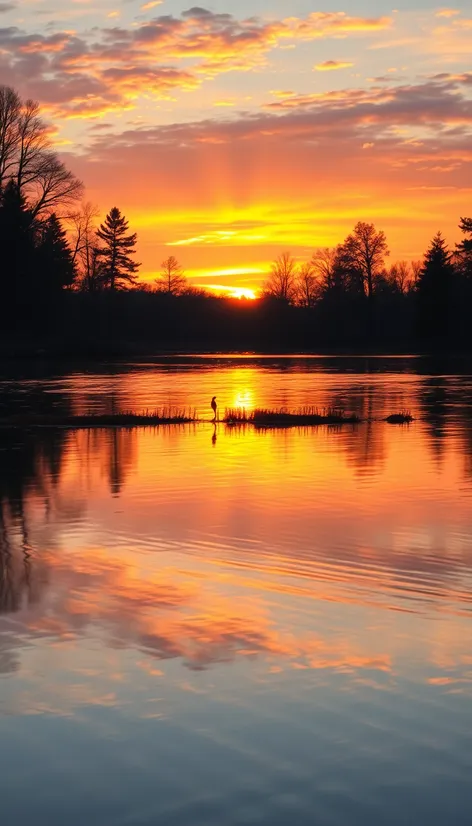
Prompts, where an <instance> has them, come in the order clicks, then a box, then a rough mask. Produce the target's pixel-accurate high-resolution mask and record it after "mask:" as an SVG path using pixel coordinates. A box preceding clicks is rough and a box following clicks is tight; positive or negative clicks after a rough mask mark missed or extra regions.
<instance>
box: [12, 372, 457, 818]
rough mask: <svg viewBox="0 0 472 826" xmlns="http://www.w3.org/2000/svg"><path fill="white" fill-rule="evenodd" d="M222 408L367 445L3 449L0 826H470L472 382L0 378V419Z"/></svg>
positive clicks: (341, 376) (443, 376) (26, 435)
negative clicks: (307, 413)
mask: <svg viewBox="0 0 472 826" xmlns="http://www.w3.org/2000/svg"><path fill="white" fill-rule="evenodd" d="M16 369H18V368H16ZM215 394H216V396H217V399H218V402H219V404H220V408H221V409H224V407H225V406H236V405H240V406H245V407H246V408H251V407H253V406H261V405H262V406H264V405H270V406H282V405H284V406H287V407H291V408H292V407H293V408H296V407H298V406H299V405H303V404H313V405H317V406H319V407H325V406H326V407H328V406H342V407H344V408H345V409H346V410H347V411H349V412H350V411H356V412H358V413H360V414H361V415H362V416H363V417H365V418H369V419H370V420H371V421H370V422H369V423H368V424H365V425H359V426H356V427H351V426H350V427H345V428H342V429H336V428H326V427H320V428H318V429H294V430H286V431H268V432H258V431H255V430H252V429H250V428H248V429H229V428H226V427H225V426H224V425H221V424H220V425H218V426H217V427H216V428H213V426H212V425H211V424H205V423H202V424H198V425H195V426H185V427H184V426H181V427H169V428H161V429H139V430H93V431H79V432H68V431H60V430H59V431H49V430H43V431H36V432H35V431H30V432H16V433H15V434H14V435H12V434H11V433H7V432H6V431H1V430H0V500H1V503H2V504H1V519H0V531H1V545H0V799H1V801H2V803H1V811H2V824H3V823H5V826H10V824H19V826H22V824H29V823H35V824H40V826H42V824H44V826H64V824H67V826H151V825H152V826H154V825H155V824H165V826H167V824H169V826H172V825H173V824H175V826H212V825H213V824H214V826H237V825H238V826H239V824H267V826H269V825H270V826H285V824H289V823H290V824H292V823H293V824H294V825H295V826H305V825H308V824H320V826H331V825H332V826H384V825H385V826H387V825H388V826H398V824H400V823H402V824H403V823H406V824H415V825H416V824H429V826H435V825H436V824H438V826H444V824H448V826H449V825H451V826H462V824H464V826H466V824H467V826H469V824H470V823H471V821H472V788H471V783H470V778H471V771H472V703H471V699H472V596H471V590H472V370H470V371H468V369H467V367H464V365H462V366H461V367H460V370H456V371H455V372H454V371H451V369H449V371H446V370H445V369H444V368H443V367H440V368H438V366H437V365H436V366H435V365H431V364H428V363H425V362H423V361H420V360H417V359H408V358H401V359H297V358H290V359H281V358H277V357H271V358H265V359H255V358H235V359H229V358H223V357H221V358H218V359H216V358H195V359H188V358H187V359H185V358H182V359H177V360H173V361H171V360H169V361H163V362H160V363H158V362H156V363H154V364H128V365H122V366H117V365H115V366H113V367H111V366H108V367H105V366H104V367H103V369H97V368H95V369H94V370H82V371H79V370H75V371H70V372H67V373H64V372H62V373H61V372H56V373H48V372H47V371H45V370H42V369H40V368H36V373H35V374H34V375H33V374H32V373H31V372H29V373H28V372H26V371H25V372H24V374H23V375H22V376H21V377H20V378H19V377H18V374H16V375H15V374H14V373H13V372H10V373H9V372H8V371H6V370H5V369H4V370H3V372H2V373H1V375H0V408H1V409H0V415H1V414H2V413H4V412H5V411H6V410H19V409H23V410H24V409H27V408H34V409H36V410H51V409H56V410H63V411H64V412H78V413H79V412H88V411H91V410H96V411H107V412H109V411H112V410H114V411H118V410H131V409H132V410H144V409H146V408H149V409H152V408H153V407H156V406H162V405H165V406H173V407H175V406H179V407H183V406H191V407H195V408H197V411H198V413H199V414H200V415H201V416H203V417H205V416H208V415H209V414H210V412H211V411H210V410H209V407H208V405H209V400H210V399H211V397H212V396H213V395H215ZM401 409H409V410H411V412H412V413H413V415H414V416H415V417H416V421H415V422H414V423H413V424H412V425H411V426H408V427H393V426H389V425H387V424H385V423H383V422H381V421H380V419H381V418H382V416H385V415H387V414H388V413H392V412H396V411H398V410H401Z"/></svg>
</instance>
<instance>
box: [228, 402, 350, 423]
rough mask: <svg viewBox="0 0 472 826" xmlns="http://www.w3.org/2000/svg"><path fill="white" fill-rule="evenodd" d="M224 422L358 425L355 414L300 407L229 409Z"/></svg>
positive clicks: (336, 410) (329, 409)
mask: <svg viewBox="0 0 472 826" xmlns="http://www.w3.org/2000/svg"><path fill="white" fill-rule="evenodd" d="M223 422H225V423H226V424H229V425H234V424H252V425H255V426H256V427H290V426H291V425H318V424H358V423H359V422H360V419H359V417H358V416H356V415H355V414H352V415H348V414H347V413H345V412H344V410H339V409H336V408H324V409H322V410H320V409H319V408H317V407H310V406H306V407H299V408H298V409H297V410H293V411H290V410H286V409H285V408H283V407H281V408H279V409H278V410H268V409H265V408H255V409H254V410H250V411H247V410H246V409H245V408H243V407H228V408H226V410H225V415H224V419H223Z"/></svg>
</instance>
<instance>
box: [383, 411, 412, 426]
mask: <svg viewBox="0 0 472 826" xmlns="http://www.w3.org/2000/svg"><path fill="white" fill-rule="evenodd" d="M384 421H386V422H388V423H389V424H410V422H413V421H414V419H413V416H412V415H411V413H410V411H409V410H402V411H401V412H400V413H392V414H391V415H390V416H387V418H386V419H385V420H384Z"/></svg>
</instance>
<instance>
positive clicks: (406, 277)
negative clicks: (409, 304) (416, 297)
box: [386, 261, 415, 295]
mask: <svg viewBox="0 0 472 826" xmlns="http://www.w3.org/2000/svg"><path fill="white" fill-rule="evenodd" d="M386 280H387V282H388V284H389V285H390V286H391V287H392V289H394V290H396V291H397V292H399V293H400V294H401V295H405V294H406V293H407V292H409V290H410V289H411V288H412V287H413V285H414V283H415V278H414V275H413V272H412V270H411V266H410V264H409V263H408V261H397V262H396V263H395V264H392V266H391V267H390V269H389V271H388V273H387V274H386Z"/></svg>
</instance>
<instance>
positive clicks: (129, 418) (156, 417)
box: [0, 407, 414, 430]
mask: <svg viewBox="0 0 472 826" xmlns="http://www.w3.org/2000/svg"><path fill="white" fill-rule="evenodd" d="M370 421H374V420H372V419H361V418H360V417H359V416H357V415H356V414H348V413H345V412H344V411H343V410H335V409H333V410H331V409H328V410H318V409H317V408H315V407H302V408H299V409H298V410H296V411H290V410H285V409H284V408H281V409H279V410H268V409H260V408H256V409H254V410H251V411H247V410H245V409H244V408H227V409H226V410H225V415H224V417H223V418H222V419H219V420H217V421H216V422H214V421H213V420H212V419H205V418H200V417H199V416H198V414H197V411H196V409H183V410H174V409H171V408H163V409H162V410H154V411H145V412H143V413H132V412H123V413H111V414H100V413H89V414H82V415H77V416H73V415H71V416H68V415H66V416H60V415H55V414H48V415H41V414H38V415H29V414H20V415H13V416H2V417H0V428H23V429H28V428H38V427H41V428H43V427H47V428H66V429H71V430H79V429H90V428H100V427H124V428H130V427H157V426H161V425H185V424H224V425H226V426H228V427H234V426H244V427H245V426H248V425H251V426H253V427H255V428H260V429H274V428H288V427H307V426H312V427H317V426H319V425H336V426H339V425H358V424H366V423H367V422H370ZM375 421H378V422H386V423H389V424H410V423H411V422H413V421H414V418H413V416H412V415H411V414H410V413H409V412H408V411H402V412H399V413H393V414H391V415H389V416H387V417H386V418H383V419H377V420H375Z"/></svg>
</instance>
